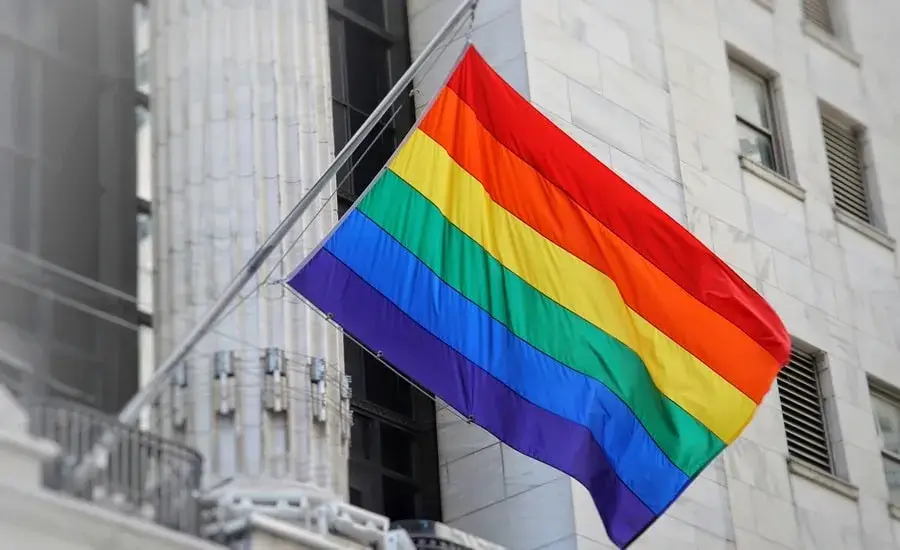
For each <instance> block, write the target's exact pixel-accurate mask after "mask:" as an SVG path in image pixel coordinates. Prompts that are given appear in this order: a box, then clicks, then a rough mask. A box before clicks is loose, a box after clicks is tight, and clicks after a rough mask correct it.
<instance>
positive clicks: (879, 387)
mask: <svg viewBox="0 0 900 550" xmlns="http://www.w3.org/2000/svg"><path fill="white" fill-rule="evenodd" d="M898 393H900V392H897V391H896V390H894V389H891V388H888V387H887V386H886V385H885V384H883V383H879V382H875V381H873V380H869V399H870V400H875V399H878V400H880V401H882V402H885V403H887V404H888V405H890V406H892V407H894V408H895V409H896V410H897V412H898V416H900V394H898ZM872 417H873V420H875V430H876V435H878V439H879V441H878V444H879V445H880V446H881V449H880V451H881V460H882V463H885V462H891V463H893V464H895V465H896V466H897V467H898V468H900V452H897V451H891V450H890V449H886V448H885V446H884V442H883V440H882V438H881V435H880V428H879V427H878V421H877V418H876V417H875V407H874V405H873V406H872ZM882 468H884V470H885V472H884V474H885V482H887V468H885V467H884V466H882ZM888 499H889V502H890V503H891V504H892V505H894V506H900V499H898V500H897V502H894V501H891V500H890V486H888Z"/></svg>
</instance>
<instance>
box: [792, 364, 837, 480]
mask: <svg viewBox="0 0 900 550" xmlns="http://www.w3.org/2000/svg"><path fill="white" fill-rule="evenodd" d="M821 362H822V356H821V354H820V353H816V352H809V351H805V350H802V349H798V348H797V347H796V346H795V347H794V349H792V350H791V360H790V361H789V362H788V364H787V365H785V367H784V368H783V369H781V372H779V373H778V393H779V395H780V397H781V412H782V416H783V417H784V431H785V433H786V436H787V446H788V454H789V455H790V456H791V457H792V458H794V459H796V460H799V461H801V462H803V463H805V464H807V465H809V466H812V467H814V468H817V469H819V470H822V471H825V472H828V473H833V472H834V464H833V461H832V455H831V447H830V445H829V441H828V427H827V424H826V419H825V408H824V403H823V399H822V391H821V386H820V383H819V382H820V379H819V375H820V371H821Z"/></svg>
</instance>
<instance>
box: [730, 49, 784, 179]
mask: <svg viewBox="0 0 900 550" xmlns="http://www.w3.org/2000/svg"><path fill="white" fill-rule="evenodd" d="M734 73H737V74H739V75H740V76H742V77H744V78H745V79H746V80H747V81H750V82H753V83H755V84H757V85H758V86H760V87H761V91H762V96H763V98H764V99H765V102H766V105H765V106H766V109H767V111H768V114H769V118H770V119H771V126H772V127H771V128H770V129H766V128H763V127H761V126H760V125H758V124H756V123H755V122H752V121H750V120H747V119H746V118H744V117H743V116H741V114H740V113H739V112H738V105H737V101H736V99H737V98H736V97H735V93H734V90H733V89H732V90H731V106H732V110H733V112H734V119H735V123H736V124H737V125H738V126H745V127H747V128H748V129H750V130H752V131H753V132H756V133H758V134H762V135H763V136H766V137H768V139H769V143H770V145H771V148H772V156H773V161H774V164H775V166H766V165H765V164H763V163H761V162H757V161H756V160H754V159H750V158H748V160H750V161H751V162H753V163H755V164H758V165H759V166H761V167H763V168H765V169H766V170H769V171H771V172H774V173H776V174H778V175H779V176H783V177H785V178H788V177H790V174H789V170H788V163H787V155H786V154H785V150H784V144H783V139H782V133H781V120H780V118H781V109H780V108H779V105H778V96H777V94H776V93H775V84H774V77H773V76H771V74H769V73H768V71H760V70H756V69H754V68H752V67H751V66H750V65H749V64H748V63H745V62H742V61H740V60H738V59H735V58H734V57H729V58H728V76H729V84H730V82H731V79H732V78H734V76H733V75H734ZM738 147H740V145H738ZM741 155H742V156H743V154H741Z"/></svg>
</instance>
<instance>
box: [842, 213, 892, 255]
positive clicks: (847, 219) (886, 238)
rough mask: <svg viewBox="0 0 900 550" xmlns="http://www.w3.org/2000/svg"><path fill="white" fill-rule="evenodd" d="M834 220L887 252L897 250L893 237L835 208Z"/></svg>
mask: <svg viewBox="0 0 900 550" xmlns="http://www.w3.org/2000/svg"><path fill="white" fill-rule="evenodd" d="M834 219H836V220H837V221H838V222H839V223H841V224H842V225H845V226H847V227H849V228H850V229H853V230H855V231H856V232H857V233H861V234H862V235H863V236H865V237H867V238H869V239H871V240H873V241H875V242H876V243H878V244H880V245H881V246H883V247H885V248H887V249H888V250H891V251H893V250H894V249H895V248H897V241H896V240H894V238H893V237H891V236H890V235H888V234H887V233H885V232H884V231H882V230H881V229H878V228H877V227H875V226H874V225H872V224H869V223H865V222H863V221H860V220H858V219H856V218H854V217H853V216H851V215H849V214H847V213H846V212H844V211H843V210H838V209H837V208H835V209H834Z"/></svg>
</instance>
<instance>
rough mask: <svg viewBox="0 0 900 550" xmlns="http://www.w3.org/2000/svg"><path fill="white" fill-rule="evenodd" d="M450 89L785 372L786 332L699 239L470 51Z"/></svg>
mask: <svg viewBox="0 0 900 550" xmlns="http://www.w3.org/2000/svg"><path fill="white" fill-rule="evenodd" d="M448 87H449V88H451V89H452V90H453V91H454V92H456V94H457V95H458V96H459V97H460V98H461V99H462V100H463V101H464V102H465V103H466V104H468V105H469V106H470V107H471V108H472V110H473V111H474V112H475V113H476V116H477V117H478V120H479V121H480V122H481V124H482V125H483V126H484V127H485V128H486V129H487V130H488V131H489V132H490V133H491V134H493V136H494V137H495V138H496V139H497V141H499V142H500V143H502V144H503V145H505V146H506V147H507V148H508V149H509V150H511V151H512V152H513V153H515V154H516V155H517V156H519V157H520V158H521V159H522V160H524V161H525V162H526V163H528V164H530V165H531V166H532V167H533V168H534V169H535V170H536V171H537V172H539V173H540V174H541V175H542V176H544V178H546V179H547V180H548V181H550V182H551V183H553V184H554V185H556V186H557V187H559V188H560V189H561V190H562V191H563V192H565V193H566V194H567V195H569V197H571V199H572V200H573V201H575V202H576V203H577V204H579V205H580V206H581V207H582V208H584V209H585V210H586V211H587V212H588V213H590V214H591V215H592V216H593V217H595V218H596V219H597V220H598V221H599V222H600V223H602V224H603V225H605V226H606V227H607V228H608V229H609V230H610V231H612V232H613V233H615V234H616V235H617V236H618V237H619V238H620V239H622V240H623V241H625V242H626V243H628V245H630V246H631V247H632V248H633V249H634V250H635V251H637V252H638V253H639V254H641V255H642V256H644V258H646V259H647V260H648V261H649V262H651V263H652V264H654V265H655V266H656V267H657V268H658V269H660V270H661V271H662V272H664V273H665V274H666V275H668V276H669V277H670V278H671V279H672V280H673V281H675V282H676V283H677V284H678V285H679V286H681V287H682V288H683V289H684V290H685V291H687V292H688V293H689V294H691V295H692V296H693V297H694V298H696V299H697V300H699V301H700V302H702V303H704V304H706V305H707V306H708V307H709V308H710V309H712V310H713V311H715V312H716V313H718V314H719V315H721V316H722V317H724V318H725V319H728V321H730V322H731V323H733V324H734V325H735V326H737V327H738V328H740V329H741V330H743V331H744V332H745V333H746V334H747V335H748V336H750V337H751V338H752V339H753V340H755V341H756V342H757V343H759V345H760V346H762V347H763V348H764V349H766V350H767V351H768V352H769V353H770V354H771V355H772V357H774V358H775V360H776V361H777V362H778V364H780V365H783V364H785V363H786V362H787V360H788V357H789V354H790V340H789V338H788V336H787V332H786V331H785V328H784V325H783V324H782V322H781V320H780V319H779V318H778V315H777V314H776V313H775V311H774V310H773V309H772V308H771V306H769V304H768V303H767V302H766V301H765V300H764V299H763V298H762V297H761V296H760V295H759V294H757V293H756V291H754V290H753V289H752V288H751V287H750V286H749V285H748V284H747V283H746V282H745V281H744V280H743V279H741V277H740V276H739V275H738V274H737V273H735V272H734V271H733V270H732V269H731V268H729V267H728V266H727V265H726V264H725V262H723V261H722V260H720V259H719V258H718V257H717V256H716V255H715V254H713V253H712V252H711V251H710V250H709V249H708V248H706V246H704V245H703V243H701V242H700V241H699V240H697V238H696V237H694V236H693V235H691V233H690V232H689V231H687V230H686V229H685V228H684V227H682V226H681V225H680V224H679V223H678V222H676V221H675V220H673V219H672V218H670V217H669V216H668V215H667V214H666V213H665V212H663V211H662V210H660V209H659V208H658V207H657V206H656V205H655V204H653V203H652V202H651V201H649V200H648V199H647V198H645V197H644V196H643V195H641V194H640V193H639V192H638V191H636V190H635V189H634V188H633V187H631V186H630V185H629V184H628V183H626V182H625V181H624V180H623V179H622V178H620V177H619V176H618V175H616V174H615V173H614V172H613V171H612V170H610V169H609V168H608V167H606V166H605V165H604V164H603V163H601V162H600V161H598V160H597V159H595V158H594V157H593V156H592V155H591V154H590V153H589V152H587V151H586V150H585V149H584V148H582V147H581V146H580V145H578V144H577V143H576V142H575V141H574V140H573V139H572V138H570V137H569V136H568V135H566V133H565V132H563V131H562V130H560V129H559V128H558V127H557V126H555V125H554V124H553V123H552V122H551V121H550V120H548V119H547V118H546V117H545V116H544V115H542V114H541V113H540V112H539V111H538V110H537V109H535V108H534V107H533V106H532V105H531V104H530V103H529V102H528V101H527V100H525V99H524V98H523V97H522V96H521V95H519V94H518V93H517V92H516V91H515V90H514V89H513V88H512V87H511V86H510V85H509V84H507V83H506V82H505V81H504V80H503V79H502V78H501V77H500V76H499V75H498V74H497V73H496V72H494V70H493V69H491V67H490V66H489V65H488V64H487V63H486V62H485V61H484V59H483V58H482V57H481V55H479V54H478V52H477V51H476V50H475V48H473V47H469V50H468V51H467V52H466V54H465V57H464V58H463V60H462V62H461V64H460V65H459V67H458V68H457V70H456V72H455V73H454V74H453V76H452V77H451V78H450V81H449V83H448Z"/></svg>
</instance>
